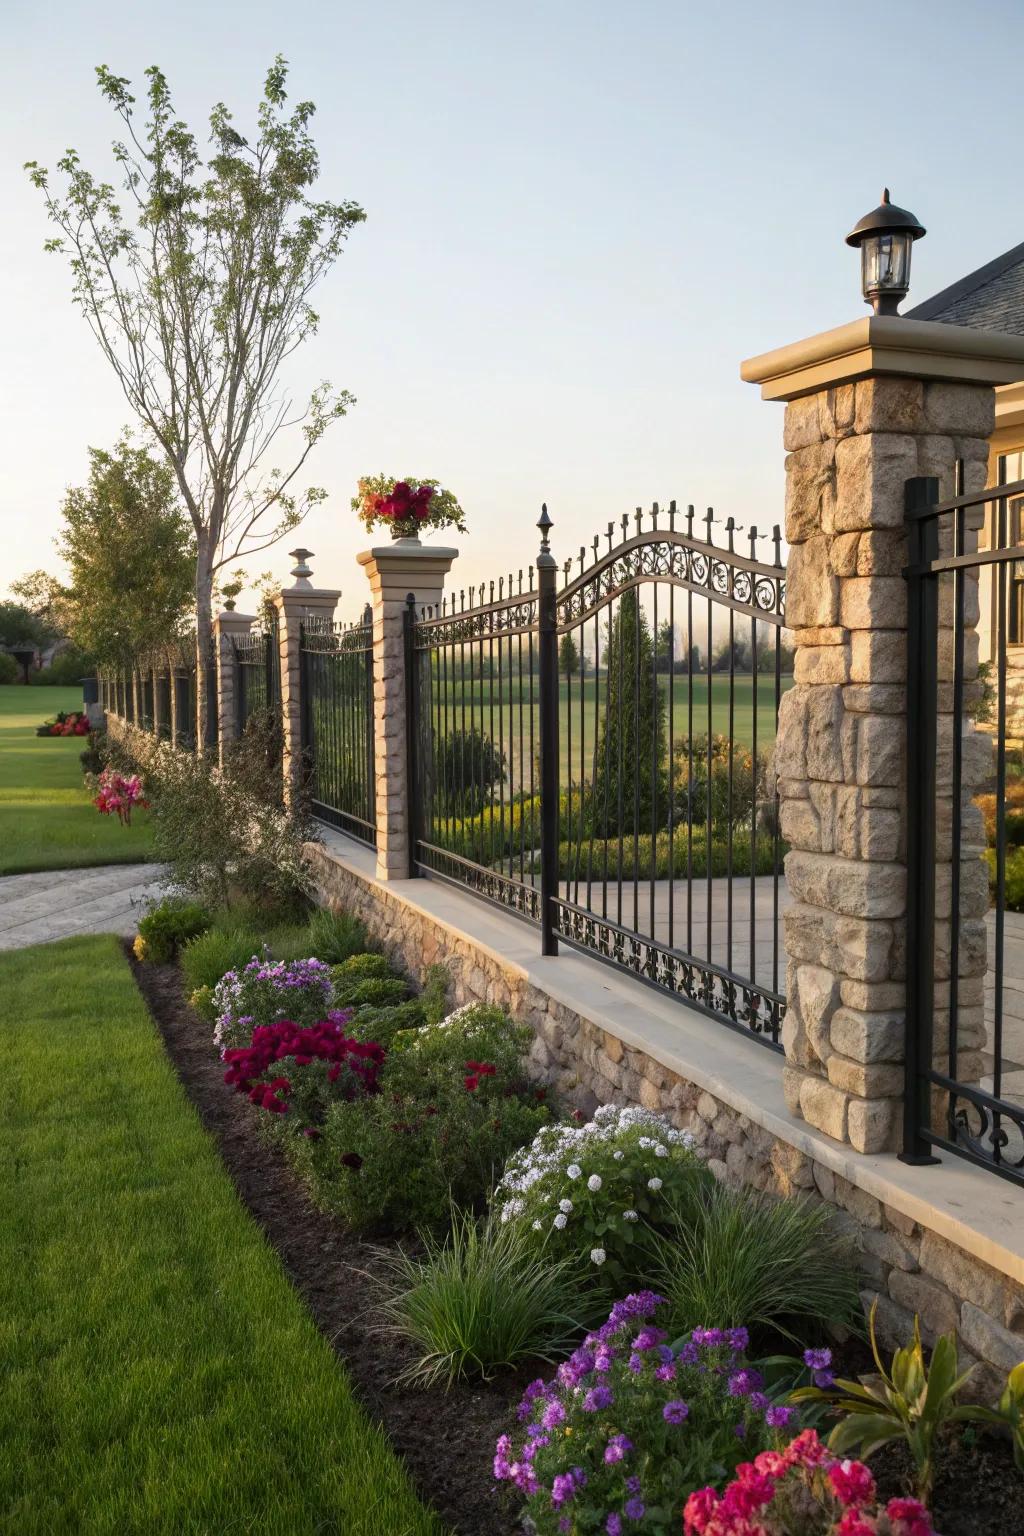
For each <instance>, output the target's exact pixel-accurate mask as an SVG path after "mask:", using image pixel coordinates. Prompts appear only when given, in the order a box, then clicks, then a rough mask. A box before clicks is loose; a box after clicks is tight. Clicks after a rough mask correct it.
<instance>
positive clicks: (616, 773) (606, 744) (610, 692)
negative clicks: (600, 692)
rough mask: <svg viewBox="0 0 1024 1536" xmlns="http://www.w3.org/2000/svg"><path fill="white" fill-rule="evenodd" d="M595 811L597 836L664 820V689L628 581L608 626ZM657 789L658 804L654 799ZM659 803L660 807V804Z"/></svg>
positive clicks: (644, 616)
mask: <svg viewBox="0 0 1024 1536" xmlns="http://www.w3.org/2000/svg"><path fill="white" fill-rule="evenodd" d="M605 667H606V670H605V697H604V713H603V716H602V720H601V730H600V734H599V736H598V740H597V762H596V771H595V774H594V792H593V807H594V810H593V814H594V829H595V833H596V835H597V836H598V837H615V836H617V835H618V834H620V833H621V834H622V835H623V836H630V837H631V836H632V835H633V834H634V832H635V833H638V834H640V835H643V834H644V833H649V832H650V831H651V825H652V820H653V819H654V816H655V812H656V811H657V820H658V822H659V823H662V822H663V821H664V811H665V810H666V809H667V807H666V802H665V783H664V780H665V775H664V760H665V748H666V743H665V695H664V692H663V690H662V687H661V684H660V683H659V681H658V676H657V672H656V670H655V649H654V639H653V637H652V635H651V625H650V621H649V619H648V617H647V614H646V613H645V612H644V609H643V605H642V604H641V602H640V594H639V592H638V590H637V588H635V587H633V588H632V589H630V590H629V591H627V592H624V593H623V594H622V597H621V598H620V599H619V605H618V608H617V610H616V613H615V617H614V618H613V619H612V621H611V624H610V625H609V629H608V646H607V650H606V653H605ZM655 796H657V805H656V804H655ZM659 807H660V809H659Z"/></svg>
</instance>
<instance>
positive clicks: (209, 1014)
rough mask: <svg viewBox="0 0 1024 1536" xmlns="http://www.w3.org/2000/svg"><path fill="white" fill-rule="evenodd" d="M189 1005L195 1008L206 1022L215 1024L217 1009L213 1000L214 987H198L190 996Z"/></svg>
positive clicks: (211, 1024)
mask: <svg viewBox="0 0 1024 1536" xmlns="http://www.w3.org/2000/svg"><path fill="white" fill-rule="evenodd" d="M188 1001H189V1006H190V1007H192V1008H194V1009H195V1011H196V1013H198V1015H199V1017H200V1018H201V1019H202V1021H203V1023H204V1024H209V1025H210V1026H211V1027H212V1026H213V1024H214V1022H215V1020H216V1018H217V1009H216V1006H215V1004H214V1001H213V988H212V987H196V988H195V990H194V991H193V992H192V993H191V994H190V996H189V1000H188Z"/></svg>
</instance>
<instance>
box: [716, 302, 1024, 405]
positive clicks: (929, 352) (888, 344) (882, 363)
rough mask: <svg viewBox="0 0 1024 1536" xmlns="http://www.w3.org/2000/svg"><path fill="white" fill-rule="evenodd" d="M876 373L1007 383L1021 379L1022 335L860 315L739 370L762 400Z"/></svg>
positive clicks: (1023, 375)
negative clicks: (757, 391) (756, 386)
mask: <svg viewBox="0 0 1024 1536" xmlns="http://www.w3.org/2000/svg"><path fill="white" fill-rule="evenodd" d="M873 374H874V375H877V374H897V375H901V376H902V377H904V378H912V379H945V380H947V381H953V382H959V383H962V384H1012V383H1014V382H1015V381H1016V380H1018V379H1024V336H1011V335H1008V334H1006V333H1004V332H1003V331H981V330H974V329H973V328H971V327H969V326H964V325H944V324H942V323H940V322H939V321H936V320H910V319H905V318H904V317H903V316H902V315H865V316H863V317H862V318H861V319H859V320H851V321H850V322H849V324H848V325H840V326H838V327H837V328H836V329H835V330H832V331H821V332H819V333H818V335H816V336H807V337H804V339H803V340H802V341H794V342H791V343H790V344H789V345H788V346H786V347H777V348H776V349H775V350H774V351H773V352H762V353H761V354H760V355H759V356H757V357H749V358H747V360H746V362H744V363H742V364H741V365H740V377H741V378H742V379H743V380H745V382H746V383H748V384H760V386H761V398H762V399H763V400H795V399H797V398H798V397H799V396H800V395H810V394H814V393H816V392H817V391H818V390H821V389H831V388H835V387H836V386H837V385H840V384H850V383H852V382H853V381H854V380H856V379H866V378H869V377H870V376H871V375H873Z"/></svg>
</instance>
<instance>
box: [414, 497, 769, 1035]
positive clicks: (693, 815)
mask: <svg viewBox="0 0 1024 1536" xmlns="http://www.w3.org/2000/svg"><path fill="white" fill-rule="evenodd" d="M680 523H682V526H679V524H680ZM550 526H551V524H550V520H549V519H548V518H547V514H546V511H545V514H544V516H543V518H542V520H541V528H542V533H543V543H542V547H541V552H540V555H539V556H538V561H537V569H536V572H534V569H533V568H532V567H531V568H530V570H529V571H528V572H527V573H525V575H524V573H522V572H520V573H519V575H518V577H512V576H510V577H509V578H508V579H507V581H505V580H503V581H500V582H499V583H497V590H495V587H494V586H493V585H492V586H489V587H488V588H487V589H486V590H484V589H483V588H477V589H470V592H469V598H468V602H467V598H466V594H465V593H460V594H458V596H457V597H456V598H454V599H452V600H449V601H446V602H445V603H444V605H443V606H442V609H441V611H440V612H439V613H421V614H418V615H417V614H415V613H411V614H410V616H409V620H408V624H407V633H408V636H409V640H408V655H409V658H410V660H409V676H410V678H411V680H412V686H411V687H410V689H409V701H410V718H409V731H410V742H411V745H412V751H411V754H410V767H411V773H410V783H411V785H412V796H411V798H412V803H413V822H414V827H413V859H414V865H415V868H416V870H417V871H418V872H420V873H424V874H430V875H434V876H438V877H441V878H444V879H448V880H451V881H454V882H456V883H458V884H460V885H463V886H467V887H469V888H470V889H471V890H473V891H474V892H475V893H476V894H479V895H482V896H484V897H486V898H487V899H489V900H491V901H493V902H496V903H497V904H498V905H500V906H502V907H504V908H506V909H508V910H511V911H513V912H515V913H517V914H518V915H520V916H523V917H525V918H527V919H529V920H531V921H533V922H536V923H538V924H539V925H540V927H541V936H542V947H543V949H544V952H545V953H554V952H555V951H556V950H557V944H558V940H559V939H562V940H564V941H565V942H567V943H568V944H570V945H572V946H573V947H575V948H579V949H583V950H585V951H586V952H588V953H590V954H592V955H595V956H596V957H597V958H599V959H602V960H605V961H607V962H609V963H611V964H613V965H617V966H620V967H622V968H624V969H626V970H628V971H630V972H631V973H632V974H634V975H636V976H639V977H640V978H641V979H642V980H644V981H647V982H649V983H651V984H652V985H654V986H657V987H660V988H662V989H665V990H667V991H670V992H673V993H676V994H677V995H679V996H680V997H682V998H685V1000H686V1001H688V1002H689V1003H691V1004H693V1005H694V1006H696V1007H698V1008H701V1009H702V1010H703V1011H705V1012H707V1013H710V1014H712V1015H714V1016H715V1017H716V1018H718V1019H721V1020H723V1021H724V1022H725V1023H727V1024H730V1025H733V1026H735V1027H736V1028H738V1029H741V1030H743V1031H744V1032H745V1033H750V1034H753V1035H754V1036H756V1037H757V1038H758V1039H759V1040H760V1041H762V1042H763V1043H765V1044H767V1045H770V1046H773V1047H775V1048H776V1049H780V1048H781V1047H780V1045H779V1036H780V1031H781V1022H782V1017H783V1014H784V1012H785V999H784V996H783V991H782V987H781V982H782V977H781V974H780V971H781V958H780V957H781V946H780V938H779V930H780V918H781V899H780V876H781V864H782V854H783V851H784V850H783V847H782V844H781V841H780V837H779V828H778V807H777V800H776V794H775V787H774V781H773V780H772V778H771V775H770V773H769V767H768V753H769V751H770V749H771V746H772V743H773V741H774V736H775V728H776V722H777V716H778V706H779V699H780V697H781V694H782V691H783V689H784V687H785V686H788V684H789V682H790V681H791V677H790V673H791V664H790V661H789V657H788V654H787V653H786V649H785V643H784V637H783V629H784V599H785V572H784V568H783V566H782V563H781V556H780V537H779V533H778V530H777V529H776V530H775V532H774V535H773V538H772V541H771V543H770V547H769V553H768V558H767V559H765V560H762V559H760V558H758V554H757V547H758V542H759V541H758V536H757V533H756V530H750V532H749V533H748V535H747V541H748V543H749V553H740V552H739V551H737V550H736V548H735V538H736V530H735V528H734V525H733V524H732V522H731V521H730V522H729V523H727V524H726V525H725V528H726V535H727V541H726V546H725V547H724V548H718V547H716V546H714V545H713V544H712V542H711V539H710V530H711V519H710V515H709V518H708V519H707V520H706V529H705V537H703V538H700V537H698V536H697V535H696V534H695V532H694V526H693V510H692V508H691V509H689V511H688V512H687V513H686V514H685V520H684V518H683V517H682V516H681V515H679V514H677V512H676V509H675V506H674V505H673V506H672V507H670V508H669V510H668V512H665V513H661V512H659V511H658V509H657V508H655V509H654V511H653V512H652V513H651V514H648V515H646V523H645V517H644V515H641V514H640V513H639V512H638V513H637V514H636V516H635V519H633V520H625V519H624V520H623V524H622V526H621V529H619V528H617V527H616V526H615V525H609V527H608V530H607V533H606V535H605V539H604V540H602V539H595V540H594V541H593V545H592V547H591V549H590V550H587V549H584V550H581V551H580V555H579V559H578V562H566V564H565V565H564V566H563V567H562V570H561V582H560V583H559V580H558V575H559V573H558V571H557V569H556V567H555V562H554V559H553V557H552V555H551V553H550V549H549V547H548V531H549V529H550ZM616 539H618V542H616ZM605 540H606V542H607V548H606V549H605V550H604V551H603V552H602V544H603V543H604V542H605ZM577 565H578V569H577V568H576V567H577ZM698 636H699V637H700V639H699V643H698Z"/></svg>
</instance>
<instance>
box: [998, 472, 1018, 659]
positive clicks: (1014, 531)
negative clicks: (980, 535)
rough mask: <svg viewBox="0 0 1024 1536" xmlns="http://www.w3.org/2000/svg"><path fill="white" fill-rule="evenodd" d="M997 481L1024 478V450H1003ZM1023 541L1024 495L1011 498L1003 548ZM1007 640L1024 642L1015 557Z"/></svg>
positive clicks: (1008, 599) (1008, 600) (1005, 482)
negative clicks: (1007, 451) (1008, 451)
mask: <svg viewBox="0 0 1024 1536" xmlns="http://www.w3.org/2000/svg"><path fill="white" fill-rule="evenodd" d="M996 478H997V480H998V483H999V484H1000V485H1012V484H1013V483H1014V481H1016V480H1024V449H1015V450H1014V451H1013V452H1012V453H1001V454H1000V455H999V460H998V474H997V477H996ZM992 515H993V517H994V518H998V516H999V504H998V502H997V503H994V504H993V509H992ZM992 532H993V538H992V547H993V548H996V547H997V546H998V536H999V530H998V526H994V527H993V530H992ZM1015 544H1024V498H1017V499H1016V500H1014V501H1011V502H1010V503H1009V505H1008V507H1007V509H1006V543H1005V545H1004V546H1003V547H1004V548H1007V547H1011V546H1013V545H1015ZM1006 643H1007V645H1024V560H1014V561H1013V563H1012V564H1011V565H1010V567H1009V585H1008V589H1007V593H1006Z"/></svg>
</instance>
